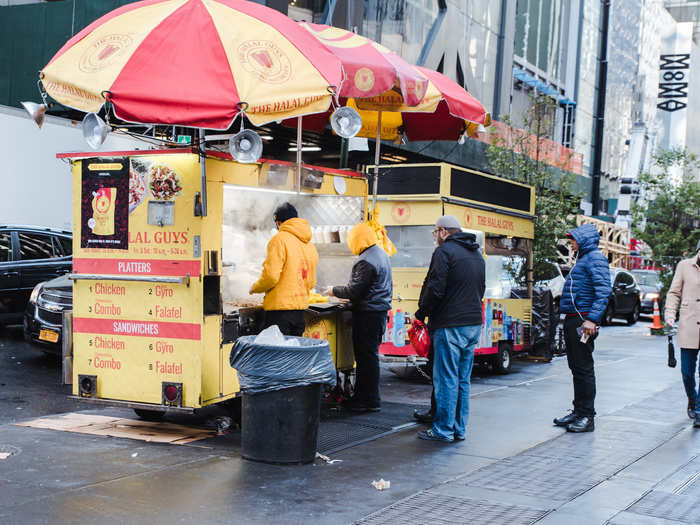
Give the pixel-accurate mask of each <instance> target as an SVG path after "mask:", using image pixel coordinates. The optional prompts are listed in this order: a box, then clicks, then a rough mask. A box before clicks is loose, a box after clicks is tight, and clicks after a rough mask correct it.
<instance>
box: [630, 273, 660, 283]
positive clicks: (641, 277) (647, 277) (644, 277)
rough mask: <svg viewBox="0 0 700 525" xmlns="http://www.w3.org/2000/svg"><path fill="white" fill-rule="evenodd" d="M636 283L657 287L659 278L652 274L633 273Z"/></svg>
mask: <svg viewBox="0 0 700 525" xmlns="http://www.w3.org/2000/svg"><path fill="white" fill-rule="evenodd" d="M633 274H634V276H635V278H636V279H637V282H638V283H639V284H643V285H644V286H658V285H659V276H658V274H656V273H653V272H633Z"/></svg>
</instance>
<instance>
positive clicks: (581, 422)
mask: <svg viewBox="0 0 700 525" xmlns="http://www.w3.org/2000/svg"><path fill="white" fill-rule="evenodd" d="M696 421H697V418H696ZM594 429H595V425H594V424H593V416H581V417H579V418H577V419H576V421H574V422H573V423H569V424H568V425H566V430H567V431H568V432H593V430H594Z"/></svg>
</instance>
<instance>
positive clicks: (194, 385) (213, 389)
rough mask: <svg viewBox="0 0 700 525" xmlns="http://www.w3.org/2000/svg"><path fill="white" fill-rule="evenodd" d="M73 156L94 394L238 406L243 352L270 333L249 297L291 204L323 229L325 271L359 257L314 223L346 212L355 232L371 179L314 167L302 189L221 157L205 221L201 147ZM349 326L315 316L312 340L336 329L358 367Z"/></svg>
mask: <svg viewBox="0 0 700 525" xmlns="http://www.w3.org/2000/svg"><path fill="white" fill-rule="evenodd" d="M59 157H62V158H69V159H71V162H72V166H73V194H74V203H75V206H74V217H73V219H74V224H75V228H74V237H73V248H74V252H73V253H74V258H73V273H72V274H71V275H70V278H71V279H72V280H73V281H74V289H73V291H74V293H73V295H74V300H73V312H72V337H68V338H66V343H65V344H66V346H68V345H70V344H71V343H72V348H67V349H65V350H64V353H65V354H66V356H65V357H66V360H65V365H67V366H68V367H69V368H71V367H72V371H71V372H70V375H71V378H72V383H73V395H74V396H76V397H78V398H80V399H83V400H88V401H93V402H101V403H108V404H117V405H122V406H129V407H132V408H135V409H137V411H139V412H140V413H141V414H144V412H145V413H147V415H148V412H149V411H151V412H152V413H151V414H150V415H156V414H158V413H161V412H164V411H166V410H175V411H178V410H180V411H187V412H190V411H192V410H194V409H197V408H200V407H203V406H207V405H211V404H214V403H219V402H222V401H225V400H227V399H231V398H233V397H235V396H236V394H237V393H238V391H239V385H238V381H237V376H236V373H235V371H234V370H232V369H231V367H230V364H229V356H230V351H231V348H232V346H233V343H234V341H235V339H236V338H237V337H238V336H239V335H242V334H245V333H255V331H256V330H257V329H258V328H259V313H260V311H261V310H260V306H259V304H258V303H256V301H255V298H251V297H247V289H248V288H249V287H250V285H251V284H252V282H253V280H254V279H255V278H256V277H257V274H259V272H260V268H261V266H260V263H261V261H262V258H264V247H265V244H266V242H267V240H268V239H269V238H270V237H271V236H272V235H273V233H274V232H273V231H272V228H273V223H272V213H271V212H272V210H273V209H274V207H275V206H276V205H278V204H279V203H281V202H283V201H285V200H290V201H292V202H294V203H295V205H296V206H297V207H298V208H299V209H300V213H301V214H302V215H304V214H307V215H308V216H310V218H311V219H312V225H313V226H314V230H315V231H318V232H319V234H318V235H319V238H318V239H317V241H318V244H317V246H318V247H319V252H320V253H321V262H320V264H319V276H321V275H323V276H325V278H326V279H328V280H331V279H337V278H338V274H336V273H335V272H338V273H342V274H344V275H346V274H347V273H349V271H350V267H351V265H352V257H351V254H350V252H349V251H347V253H346V249H345V247H344V245H342V244H341V243H340V242H338V240H336V242H335V243H333V242H332V241H331V242H330V243H324V241H323V238H322V235H323V233H321V232H324V233H325V231H326V230H328V229H329V228H330V225H327V224H323V223H322V219H316V220H314V217H320V216H321V215H323V216H324V217H329V216H333V214H334V213H335V217H334V219H333V222H334V223H341V224H340V226H339V227H338V228H337V229H339V230H340V231H341V232H342V231H343V228H345V229H349V227H350V225H351V224H353V223H354V222H358V221H360V220H362V216H363V214H364V213H365V211H364V210H365V209H366V202H367V181H366V180H365V179H364V178H363V177H361V176H360V174H357V173H353V172H341V171H334V170H328V171H326V172H323V171H320V170H313V169H309V168H307V167H305V168H304V173H305V174H306V177H304V179H303V180H302V181H301V183H299V181H298V180H297V179H296V175H297V169H296V167H294V166H292V165H289V164H288V163H277V162H274V161H271V162H264V163H255V164H239V163H237V162H235V161H233V160H231V159H230V157H228V158H227V156H226V155H222V154H218V156H213V155H208V156H207V158H206V160H205V162H206V178H207V184H206V188H207V194H208V206H207V207H208V213H207V215H206V216H202V213H201V194H200V191H201V180H200V174H201V169H200V156H199V155H198V154H197V153H195V152H193V151H192V150H187V149H169V150H162V151H143V152H140V151H134V152H116V153H105V154H101V155H100V156H95V154H94V153H70V154H60V155H59ZM333 210H335V212H334V211H333ZM337 236H338V237H340V234H338V235H337ZM329 284H330V282H329ZM241 296H243V298H241ZM251 301H252V302H251ZM329 307H330V305H329ZM320 317H323V320H322V321H320V322H319V323H320V324H319V323H316V324H314V318H320ZM335 319H336V318H335V317H328V316H325V317H324V316H323V315H321V314H319V315H315V316H314V314H313V313H311V312H310V319H309V321H308V323H307V325H308V332H309V333H308V334H307V336H309V337H313V336H314V334H315V332H318V331H319V330H320V329H323V336H324V338H329V339H331V341H330V342H331V343H332V344H331V351H332V354H333V357H334V358H335V360H336V364H337V365H338V366H339V367H340V368H342V367H345V368H350V369H351V368H352V367H353V360H352V358H351V355H352V348H351V345H350V344H345V345H344V344H343V341H342V340H343V339H345V338H344V337H341V335H340V334H339V332H342V327H338V326H336V324H335ZM346 335H347V334H346ZM336 336H337V337H336Z"/></svg>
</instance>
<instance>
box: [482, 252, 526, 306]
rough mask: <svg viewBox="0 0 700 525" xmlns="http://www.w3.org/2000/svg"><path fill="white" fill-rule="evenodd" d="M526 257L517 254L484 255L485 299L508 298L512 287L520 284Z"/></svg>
mask: <svg viewBox="0 0 700 525" xmlns="http://www.w3.org/2000/svg"><path fill="white" fill-rule="evenodd" d="M526 262H527V261H526V258H525V257H522V256H519V255H510V256H505V255H489V256H487V257H486V292H485V294H484V298H486V299H510V298H511V292H512V291H513V288H516V287H519V286H521V285H522V284H523V283H522V282H521V276H522V275H523V273H524V272H523V271H522V270H523V268H525V264H526Z"/></svg>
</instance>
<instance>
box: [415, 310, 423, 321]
mask: <svg viewBox="0 0 700 525" xmlns="http://www.w3.org/2000/svg"><path fill="white" fill-rule="evenodd" d="M413 317H414V318H415V319H418V320H419V321H420V322H421V323H425V314H424V313H423V312H421V311H420V310H416V313H415V314H414V315H413Z"/></svg>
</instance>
